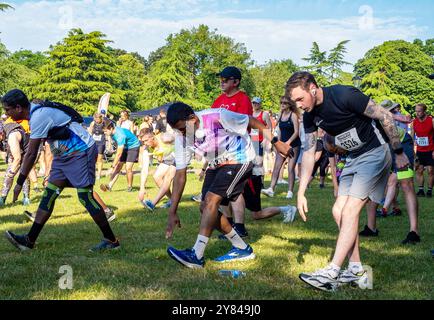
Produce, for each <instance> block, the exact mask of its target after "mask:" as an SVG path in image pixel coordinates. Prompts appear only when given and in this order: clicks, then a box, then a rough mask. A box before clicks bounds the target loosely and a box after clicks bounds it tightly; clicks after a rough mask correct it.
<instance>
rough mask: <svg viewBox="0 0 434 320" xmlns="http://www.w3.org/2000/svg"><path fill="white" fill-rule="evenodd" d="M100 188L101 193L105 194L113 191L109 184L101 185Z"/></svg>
mask: <svg viewBox="0 0 434 320" xmlns="http://www.w3.org/2000/svg"><path fill="white" fill-rule="evenodd" d="M99 188H100V189H101V191H104V192H107V191H112V188H110V186H109V185H108V184H101V185H100V186H99Z"/></svg>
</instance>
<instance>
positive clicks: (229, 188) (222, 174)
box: [202, 162, 253, 206]
mask: <svg viewBox="0 0 434 320" xmlns="http://www.w3.org/2000/svg"><path fill="white" fill-rule="evenodd" d="M252 169H253V164H252V163H251V162H249V163H245V164H230V165H224V166H221V167H219V168H217V169H208V170H207V171H206V175H205V181H204V182H203V186H202V201H204V200H205V196H206V194H207V192H208V191H209V192H212V193H215V194H217V195H219V196H221V197H222V198H223V200H222V202H221V203H220V204H221V205H222V206H227V205H228V204H229V202H231V201H235V200H237V198H238V196H239V195H240V194H241V193H243V190H244V184H245V183H246V181H247V179H248V178H249V177H250V176H251V175H252Z"/></svg>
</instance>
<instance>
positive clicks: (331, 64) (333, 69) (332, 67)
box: [327, 40, 351, 82]
mask: <svg viewBox="0 0 434 320" xmlns="http://www.w3.org/2000/svg"><path fill="white" fill-rule="evenodd" d="M348 42H350V40H344V41H341V42H339V43H338V45H337V46H336V47H334V48H333V49H331V50H330V53H329V55H328V57H327V63H328V67H327V76H328V80H329V81H330V82H333V81H335V80H336V79H337V78H338V77H339V76H340V75H341V73H342V67H343V66H344V65H351V63H349V62H347V61H345V60H344V57H345V54H346V53H347V48H346V47H345V45H346V44H347V43H348Z"/></svg>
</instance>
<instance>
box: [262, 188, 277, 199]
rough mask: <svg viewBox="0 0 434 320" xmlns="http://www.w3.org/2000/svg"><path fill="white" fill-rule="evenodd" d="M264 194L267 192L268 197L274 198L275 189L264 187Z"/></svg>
mask: <svg viewBox="0 0 434 320" xmlns="http://www.w3.org/2000/svg"><path fill="white" fill-rule="evenodd" d="M261 193H262V194H265V195H266V196H267V197H270V198H273V197H274V191H273V189H271V188H268V189H262V190H261Z"/></svg>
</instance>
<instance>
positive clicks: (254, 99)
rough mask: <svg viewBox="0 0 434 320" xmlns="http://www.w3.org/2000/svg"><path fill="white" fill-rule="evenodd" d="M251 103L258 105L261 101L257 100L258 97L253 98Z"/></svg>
mask: <svg viewBox="0 0 434 320" xmlns="http://www.w3.org/2000/svg"><path fill="white" fill-rule="evenodd" d="M252 103H258V104H260V103H262V99H261V98H259V97H254V98H253V99H252Z"/></svg>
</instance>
